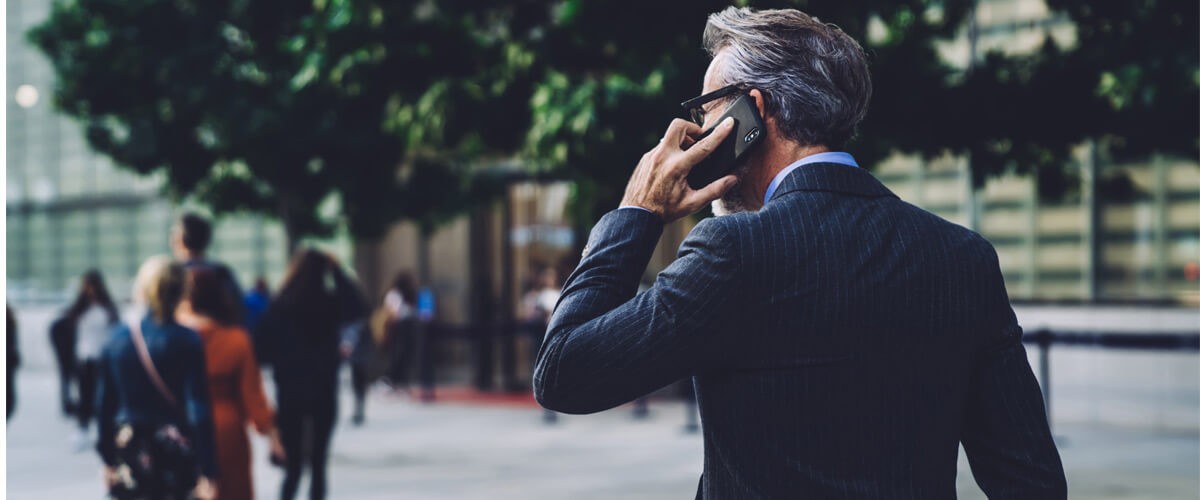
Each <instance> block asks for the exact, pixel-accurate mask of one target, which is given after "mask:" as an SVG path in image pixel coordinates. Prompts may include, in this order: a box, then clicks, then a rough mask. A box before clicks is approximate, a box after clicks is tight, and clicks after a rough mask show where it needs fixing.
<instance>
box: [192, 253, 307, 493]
mask: <svg viewBox="0 0 1200 500" xmlns="http://www.w3.org/2000/svg"><path fill="white" fill-rule="evenodd" d="M230 295H232V294H230V293H229V290H228V287H226V286H225V284H224V282H223V281H221V279H220V278H219V277H218V276H217V274H216V273H215V272H213V271H212V270H210V269H206V268H193V269H190V270H189V271H188V288H187V293H186V302H185V303H184V305H183V307H180V312H179V314H178V316H179V322H180V323H181V324H183V325H185V326H187V327H189V328H191V329H193V330H195V331H196V332H197V333H199V334H200V338H201V339H202V340H203V341H204V358H205V364H206V370H207V372H208V390H209V394H210V399H211V400H212V414H213V415H212V419H213V429H214V434H215V437H216V451H217V466H218V470H219V471H220V476H219V477H218V478H217V492H218V495H219V498H222V499H229V500H243V499H246V500H248V499H252V498H254V487H253V482H252V481H251V473H250V440H249V438H248V436H247V435H246V426H247V423H251V424H254V428H255V429H257V430H258V432H259V433H260V434H263V435H264V436H267V437H268V438H269V439H270V442H271V455H272V457H275V458H276V459H281V458H282V457H283V446H282V445H281V444H280V440H279V433H278V432H277V431H276V430H275V413H274V412H273V411H272V410H271V406H270V404H269V403H267V398H266V395H265V394H264V393H263V383H262V375H261V374H260V373H259V370H258V363H257V362H256V361H255V359H254V347H253V346H252V344H251V343H250V337H249V335H247V334H246V330H245V329H244V328H242V326H241V325H239V324H238V323H237V312H238V305H237V304H236V303H234V302H233V301H234V300H235V298H234V297H231V296H230Z"/></svg>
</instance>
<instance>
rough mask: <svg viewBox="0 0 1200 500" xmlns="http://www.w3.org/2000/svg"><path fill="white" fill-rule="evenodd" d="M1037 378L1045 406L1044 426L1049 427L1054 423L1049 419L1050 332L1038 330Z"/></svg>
mask: <svg viewBox="0 0 1200 500" xmlns="http://www.w3.org/2000/svg"><path fill="white" fill-rule="evenodd" d="M1035 335H1037V344H1038V375H1040V376H1039V377H1038V379H1039V381H1040V382H1041V385H1042V402H1043V403H1045V405H1046V424H1047V425H1051V424H1052V423H1053V421H1054V419H1053V418H1051V417H1050V340H1051V338H1050V331H1048V330H1038V332H1037V333H1036V334H1035Z"/></svg>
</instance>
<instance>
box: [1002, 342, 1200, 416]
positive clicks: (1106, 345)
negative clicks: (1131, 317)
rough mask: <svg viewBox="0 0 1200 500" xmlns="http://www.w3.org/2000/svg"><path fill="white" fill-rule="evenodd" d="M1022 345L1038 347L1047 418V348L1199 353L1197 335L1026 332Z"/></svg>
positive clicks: (1039, 370) (1048, 353)
mask: <svg viewBox="0 0 1200 500" xmlns="http://www.w3.org/2000/svg"><path fill="white" fill-rule="evenodd" d="M1022 341H1023V342H1024V343H1025V344H1032V345H1036V346H1038V383H1039V384H1041V386H1042V400H1043V401H1045V403H1046V417H1047V419H1049V420H1051V421H1053V419H1051V418H1050V347H1051V346H1053V345H1062V346H1076V347H1096V348H1102V349H1121V350H1139V351H1193V352H1198V351H1200V332H1170V333H1165V332H1145V331H1143V332H1137V331H1119V332H1118V331H1100V330H1052V329H1048V328H1041V329H1037V330H1034V331H1032V332H1026V333H1025V337H1024V339H1022Z"/></svg>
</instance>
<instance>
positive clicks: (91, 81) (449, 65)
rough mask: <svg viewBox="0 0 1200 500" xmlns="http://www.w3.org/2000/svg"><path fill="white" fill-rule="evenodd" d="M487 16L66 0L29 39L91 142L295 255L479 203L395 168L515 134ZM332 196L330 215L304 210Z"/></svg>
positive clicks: (407, 6) (344, 2) (507, 74)
mask: <svg viewBox="0 0 1200 500" xmlns="http://www.w3.org/2000/svg"><path fill="white" fill-rule="evenodd" d="M487 4H488V2H479V1H470V0H464V1H446V2H438V3H434V2H419V3H414V2H384V1H353V2H352V1H348V0H316V1H314V2H311V3H310V2H283V3H280V2H253V1H245V0H241V1H236V0H234V1H230V0H224V1H221V0H218V1H208V0H205V1H197V0H179V1H172V2H164V1H159V0H129V1H121V2H112V1H108V0H73V1H69V2H66V1H64V2H59V3H57V4H55V7H54V9H53V12H52V14H51V16H50V18H49V19H48V20H47V21H46V22H45V23H43V24H42V25H41V26H38V27H36V28H35V29H34V30H32V32H31V33H30V34H29V38H30V40H31V41H32V42H33V43H34V44H35V45H37V46H38V47H39V48H41V50H42V51H43V52H44V53H45V54H46V55H47V56H48V57H49V58H50V61H51V63H52V64H53V66H54V69H55V71H56V73H57V75H58V88H57V89H56V92H55V102H56V103H57V105H58V107H59V108H60V109H61V110H62V111H64V112H65V113H67V114H69V115H71V116H74V117H76V118H78V119H79V120H80V121H81V122H83V123H84V125H85V128H86V130H87V138H88V141H89V143H90V144H91V146H92V147H93V148H94V149H95V150H97V151H99V152H101V153H103V154H106V155H108V156H110V157H112V158H113V159H114V160H115V161H116V162H117V163H118V164H120V165H123V166H126V167H128V168H131V169H133V170H134V171H136V172H139V173H151V172H156V171H161V172H164V173H165V174H166V179H167V183H166V189H167V191H168V193H169V194H171V195H173V196H175V197H183V196H192V197H194V198H195V199H196V200H197V201H200V202H203V203H206V204H208V205H209V206H210V207H211V208H212V209H213V210H214V211H216V212H218V213H221V212H229V211H255V212H263V213H268V214H272V215H275V216H277V217H279V218H280V219H281V220H282V222H283V223H284V227H285V229H286V231H287V233H288V235H289V239H290V241H291V242H293V243H294V242H295V241H296V240H298V239H299V238H301V237H303V236H307V235H327V234H330V233H331V231H332V230H333V228H334V227H336V226H337V225H338V224H341V223H345V224H347V225H348V226H349V229H350V231H351V233H352V234H353V235H354V236H356V237H359V238H376V237H379V236H380V235H382V233H383V231H384V230H385V229H386V227H387V225H388V224H390V223H391V222H392V221H394V220H395V219H397V218H399V217H407V218H410V219H414V220H417V221H418V222H420V223H421V224H422V226H423V227H424V226H429V225H430V224H432V223H433V222H434V221H437V220H444V219H445V218H446V215H445V213H444V212H445V211H446V210H447V207H446V205H445V204H428V203H416V202H413V201H412V200H417V199H425V198H428V197H429V196H430V195H431V194H434V193H442V194H444V195H445V196H446V198H447V199H454V200H461V199H462V195H461V193H459V192H458V191H456V190H460V189H461V190H464V191H462V192H465V193H473V194H480V193H490V192H492V191H489V190H487V189H484V188H482V187H477V186H475V184H476V183H475V181H473V180H472V179H470V178H469V177H463V178H459V177H455V178H454V179H453V181H454V182H446V179H445V176H444V175H425V174H423V173H422V174H420V175H403V174H402V172H401V170H403V169H402V168H400V167H402V166H404V165H408V166H409V168H410V169H411V168H413V165H414V164H416V163H417V162H416V160H415V158H417V157H418V156H419V157H420V158H421V160H420V162H419V165H418V166H417V167H416V171H417V172H425V171H426V170H428V169H429V168H431V167H429V165H431V164H436V165H439V167H437V168H441V169H442V170H444V173H449V174H454V175H456V176H457V175H459V174H464V175H465V174H469V173H471V172H470V169H455V167H454V165H458V164H465V163H469V162H471V161H473V159H474V158H479V157H484V156H486V155H489V154H497V153H496V152H497V151H500V152H503V151H511V150H513V149H515V148H517V147H518V145H519V144H520V142H521V141H522V139H523V135H522V133H521V131H523V130H524V129H525V128H527V123H528V120H527V118H526V119H524V120H523V119H522V116H528V113H527V112H524V113H523V112H522V110H523V109H527V104H526V103H527V102H528V97H527V96H528V92H522V90H521V88H520V86H521V85H522V82H521V81H520V78H519V77H520V71H519V68H520V67H521V65H522V64H524V65H528V60H529V58H530V57H529V55H528V54H521V53H520V52H518V51H514V46H513V45H512V44H511V43H507V42H506V41H505V39H504V38H503V37H502V36H497V35H494V34H492V33H499V32H501V31H502V30H501V28H503V26H504V25H503V23H502V21H503V18H502V17H501V16H502V14H503V13H504V9H492V8H485V6H487ZM522 60H524V61H525V62H524V63H522ZM498 63H503V64H498ZM514 67H515V68H516V69H515V70H514V69H513V68H514ZM526 85H527V84H526ZM506 96H507V98H506ZM522 96H524V97H522ZM480 182H483V181H480ZM493 191H494V190H493ZM331 198H336V199H338V200H340V202H341V205H342V214H341V215H340V216H335V217H333V218H330V217H328V216H322V214H321V213H319V212H318V210H317V207H318V206H320V205H321V204H322V201H323V200H327V199H331ZM458 206H459V209H462V208H466V207H467V206H468V204H461V203H460V204H459V205H458Z"/></svg>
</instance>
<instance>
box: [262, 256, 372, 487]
mask: <svg viewBox="0 0 1200 500" xmlns="http://www.w3.org/2000/svg"><path fill="white" fill-rule="evenodd" d="M353 286H354V285H353V283H352V282H351V281H350V279H349V277H348V276H346V274H345V273H344V272H343V271H342V270H341V268H340V267H339V266H338V264H337V263H336V262H335V261H334V260H333V259H332V258H331V257H329V256H328V255H326V254H324V253H322V252H319V251H317V250H314V249H303V250H300V251H299V252H298V253H297V254H296V255H295V257H293V258H292V262H291V264H290V265H289V267H288V271H287V276H286V277H285V278H284V281H283V285H282V286H281V287H280V289H279V294H278V295H277V296H276V297H275V299H274V300H273V301H271V305H270V306H268V307H267V310H266V312H265V313H263V316H262V318H260V319H259V323H258V332H257V333H256V336H257V337H258V341H259V346H260V348H259V358H260V360H262V361H263V362H264V363H270V364H271V365H272V366H273V370H272V371H273V374H274V378H275V394H276V398H277V400H278V403H279V406H278V415H277V417H276V423H277V425H278V426H279V432H280V435H281V437H282V438H283V447H284V449H285V450H287V452H288V453H287V460H286V464H285V468H284V479H283V487H282V495H281V496H282V498H284V499H290V498H294V497H295V496H296V492H297V489H298V488H299V485H300V476H301V474H302V469H303V467H304V466H305V465H307V466H308V467H309V472H310V474H312V477H311V482H310V485H309V496H310V497H311V498H313V499H320V498H325V494H326V490H327V487H328V486H327V480H326V466H327V461H328V458H329V442H330V438H331V436H332V434H333V426H334V422H335V420H336V417H337V390H338V367H339V365H340V364H341V360H342V355H341V349H340V342H341V338H340V335H339V334H340V328H341V327H342V326H343V325H344V324H345V323H346V322H347V321H348V320H353V319H355V318H350V317H347V314H346V313H345V312H344V308H343V307H341V304H343V301H344V300H345V299H344V297H345V294H347V293H352V290H353ZM304 444H307V445H308V446H307V449H305V448H304V447H303V446H304Z"/></svg>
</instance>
